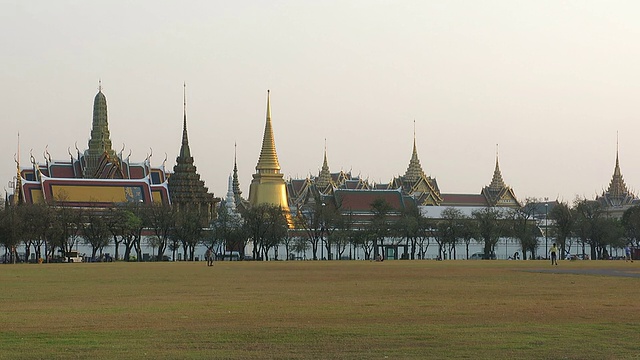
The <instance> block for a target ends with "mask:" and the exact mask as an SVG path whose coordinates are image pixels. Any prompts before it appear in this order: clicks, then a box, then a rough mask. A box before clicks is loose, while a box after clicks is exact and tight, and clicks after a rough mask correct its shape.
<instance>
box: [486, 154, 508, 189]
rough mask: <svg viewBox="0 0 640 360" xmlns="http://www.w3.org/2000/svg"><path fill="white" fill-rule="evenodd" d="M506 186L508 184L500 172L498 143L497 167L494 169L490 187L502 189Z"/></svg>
mask: <svg viewBox="0 0 640 360" xmlns="http://www.w3.org/2000/svg"><path fill="white" fill-rule="evenodd" d="M505 187H506V185H505V183H504V180H503V179H502V173H501V172H500V163H499V162H498V144H496V168H495V169H494V170H493V178H492V179H491V184H489V189H491V190H501V189H503V188H505Z"/></svg>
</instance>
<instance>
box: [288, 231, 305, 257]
mask: <svg viewBox="0 0 640 360" xmlns="http://www.w3.org/2000/svg"><path fill="white" fill-rule="evenodd" d="M308 249H309V242H308V241H307V239H305V238H303V237H300V236H296V237H294V238H293V244H292V248H291V250H292V251H293V252H295V253H297V254H298V256H299V257H302V258H304V259H305V260H306V259H307V255H306V253H307V250H308Z"/></svg>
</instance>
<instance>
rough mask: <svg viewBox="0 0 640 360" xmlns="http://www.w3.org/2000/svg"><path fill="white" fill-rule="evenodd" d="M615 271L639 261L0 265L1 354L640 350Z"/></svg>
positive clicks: (636, 297) (245, 355) (410, 354)
mask: <svg viewBox="0 0 640 360" xmlns="http://www.w3.org/2000/svg"><path fill="white" fill-rule="evenodd" d="M550 270H553V271H555V270H558V271H560V270H562V271H565V270H570V271H576V272H577V273H556V272H542V271H550ZM587 272H588V273H587ZM617 275H636V276H637V275H640V262H634V263H625V262H624V261H574V262H568V261H565V262H561V263H560V265H559V266H557V267H551V265H549V264H548V263H547V262H546V261H461V260H460V261H455V260H454V261H441V262H438V261H385V262H382V263H379V262H369V261H316V262H312V261H291V262H283V261H275V262H217V263H216V264H215V266H213V267H207V266H206V264H205V263H204V262H199V263H94V264H43V265H2V266H0V310H1V311H0V358H2V359H5V358H6V359H15V358H18V359H22V358H25V359H58V358H62V359H84V358H114V359H141V358H143V359H144V358H149V359H151V358H153V359H175V358H187V359H387V358H388V359H425V358H435V359H437V358H443V359H444V358H463V359H478V358H482V359H496V358H497V359H501V358H504V359H506V358H519V359H562V358H565V359H640V355H639V354H640V322H639V321H638V320H639V319H640V277H625V276H617Z"/></svg>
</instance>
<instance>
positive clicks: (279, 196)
mask: <svg viewBox="0 0 640 360" xmlns="http://www.w3.org/2000/svg"><path fill="white" fill-rule="evenodd" d="M249 204H250V205H251V206H256V205H260V204H271V205H275V206H280V207H282V209H283V210H284V211H285V212H286V213H287V214H288V213H289V200H288V197H287V187H286V184H285V181H284V177H283V175H282V173H281V172H280V163H279V162H278V154H277V153H276V143H275V140H274V137H273V125H272V123H271V99H270V93H269V91H267V119H266V123H265V127H264V136H263V138H262V149H261V150H260V157H259V159H258V164H257V165H256V172H255V174H253V180H251V185H250V187H249Z"/></svg>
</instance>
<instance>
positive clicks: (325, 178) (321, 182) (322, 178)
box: [316, 145, 333, 190]
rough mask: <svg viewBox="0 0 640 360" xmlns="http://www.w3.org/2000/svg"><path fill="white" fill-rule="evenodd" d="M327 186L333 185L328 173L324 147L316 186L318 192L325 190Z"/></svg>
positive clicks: (325, 148)
mask: <svg viewBox="0 0 640 360" xmlns="http://www.w3.org/2000/svg"><path fill="white" fill-rule="evenodd" d="M329 185H333V178H332V176H331V172H330V171H329V164H328V162H327V146H326V145H325V147H324V161H323V162H322V170H320V174H318V177H317V178H316V186H317V187H318V189H319V190H325V189H326V188H327V187H328V186H329Z"/></svg>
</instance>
